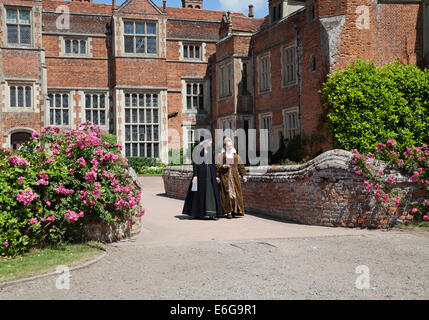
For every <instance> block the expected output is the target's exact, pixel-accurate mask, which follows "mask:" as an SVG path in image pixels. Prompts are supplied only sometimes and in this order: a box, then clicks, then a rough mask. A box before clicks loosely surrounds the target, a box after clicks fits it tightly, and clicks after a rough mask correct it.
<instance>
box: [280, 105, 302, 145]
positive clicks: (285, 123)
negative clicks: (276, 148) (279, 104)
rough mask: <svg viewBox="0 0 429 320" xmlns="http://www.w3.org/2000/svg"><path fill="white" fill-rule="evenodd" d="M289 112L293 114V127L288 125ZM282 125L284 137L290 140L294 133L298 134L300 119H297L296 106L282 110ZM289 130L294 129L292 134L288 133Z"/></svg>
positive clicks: (297, 111)
mask: <svg viewBox="0 0 429 320" xmlns="http://www.w3.org/2000/svg"><path fill="white" fill-rule="evenodd" d="M291 114H295V120H296V126H295V128H290V126H289V125H288V124H289V123H290V118H289V116H290V115H291ZM283 126H284V138H285V139H288V140H291V139H292V138H293V137H295V136H296V135H299V132H300V127H301V124H300V120H299V110H298V107H292V108H288V109H284V110H283ZM291 131H295V134H294V135H292V136H291V134H290V132H291Z"/></svg>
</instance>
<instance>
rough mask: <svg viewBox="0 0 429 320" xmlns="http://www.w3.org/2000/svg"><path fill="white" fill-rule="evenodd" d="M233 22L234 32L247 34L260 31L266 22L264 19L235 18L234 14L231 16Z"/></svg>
mask: <svg viewBox="0 0 429 320" xmlns="http://www.w3.org/2000/svg"><path fill="white" fill-rule="evenodd" d="M231 20H232V30H234V31H246V32H256V31H258V30H259V29H260V28H261V25H262V24H263V23H264V21H265V20H264V19H263V18H249V17H246V16H244V17H241V16H233V15H232V14H231Z"/></svg>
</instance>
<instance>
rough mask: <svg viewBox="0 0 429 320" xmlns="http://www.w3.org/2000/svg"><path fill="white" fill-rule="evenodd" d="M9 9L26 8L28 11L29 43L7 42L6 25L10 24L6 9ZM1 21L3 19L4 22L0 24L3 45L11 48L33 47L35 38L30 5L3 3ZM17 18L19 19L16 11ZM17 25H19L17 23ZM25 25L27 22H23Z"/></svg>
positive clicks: (32, 12) (32, 11)
mask: <svg viewBox="0 0 429 320" xmlns="http://www.w3.org/2000/svg"><path fill="white" fill-rule="evenodd" d="M8 9H11V10H18V11H19V10H28V11H30V24H29V26H30V43H27V44H26V43H9V40H8V32H7V25H8V24H10V23H8V22H7V10H8ZM1 18H2V19H1V20H2V21H4V22H5V23H4V24H3V26H2V33H3V43H4V45H5V46H7V47H13V48H33V47H34V43H35V39H34V27H33V24H34V20H35V18H34V10H33V8H32V7H29V6H25V5H16V4H10V5H9V4H5V5H4V6H3V12H2V17H1ZM18 20H19V13H18ZM17 25H20V24H19V23H18V24H17ZM25 25H27V24H25ZM19 36H20V35H19V32H18V38H19Z"/></svg>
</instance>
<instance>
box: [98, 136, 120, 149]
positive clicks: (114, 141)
mask: <svg viewBox="0 0 429 320" xmlns="http://www.w3.org/2000/svg"><path fill="white" fill-rule="evenodd" d="M101 142H108V143H109V144H110V145H111V146H114V145H116V144H117V143H118V137H117V136H116V135H114V134H105V135H103V136H102V137H101Z"/></svg>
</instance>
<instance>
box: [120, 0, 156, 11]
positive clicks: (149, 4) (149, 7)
mask: <svg viewBox="0 0 429 320" xmlns="http://www.w3.org/2000/svg"><path fill="white" fill-rule="evenodd" d="M125 8H130V9H131V10H133V9H134V10H136V12H142V11H144V12H145V13H155V14H161V13H162V9H160V8H159V7H158V6H156V5H155V4H154V3H153V1H152V0H126V1H125V2H124V3H123V4H122V5H120V6H119V8H118V9H117V10H118V11H119V12H120V11H122V10H124V9H125Z"/></svg>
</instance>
